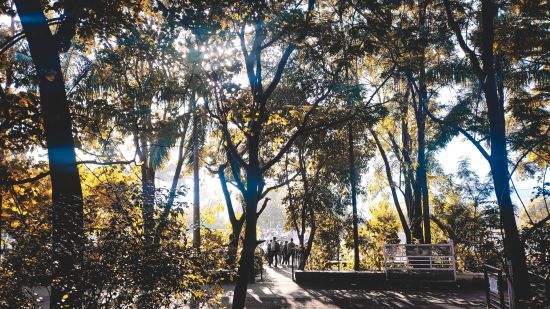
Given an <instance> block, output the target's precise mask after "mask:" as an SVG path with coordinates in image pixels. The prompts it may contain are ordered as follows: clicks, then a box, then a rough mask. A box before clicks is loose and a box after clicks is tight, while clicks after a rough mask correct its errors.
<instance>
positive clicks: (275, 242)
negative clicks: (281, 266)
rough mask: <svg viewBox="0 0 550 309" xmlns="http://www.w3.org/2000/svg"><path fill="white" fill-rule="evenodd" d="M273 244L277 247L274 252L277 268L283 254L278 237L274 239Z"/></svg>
mask: <svg viewBox="0 0 550 309" xmlns="http://www.w3.org/2000/svg"><path fill="white" fill-rule="evenodd" d="M273 244H274V247H275V251H274V252H273V255H274V257H275V267H277V264H278V263H279V255H280V254H281V245H280V244H279V242H278V241H277V237H273Z"/></svg>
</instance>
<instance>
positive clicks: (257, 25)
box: [207, 1, 339, 308]
mask: <svg viewBox="0 0 550 309" xmlns="http://www.w3.org/2000/svg"><path fill="white" fill-rule="evenodd" d="M291 7H292V6H291V4H290V3H278V4H275V5H273V6H268V5H267V4H266V3H256V4H254V5H251V4H247V5H235V7H233V8H232V10H233V13H232V15H231V16H238V18H236V19H235V20H232V23H233V24H234V25H235V26H234V29H233V33H236V34H237V38H238V39H239V41H240V45H241V52H242V57H243V60H244V61H243V62H244V66H245V70H246V73H247V77H248V80H247V82H248V86H249V88H248V89H246V92H245V91H243V90H244V89H240V87H236V86H235V85H227V84H226V85H222V84H221V80H220V79H219V77H216V75H215V74H212V75H211V78H212V84H213V85H214V86H215V87H214V89H213V93H212V95H211V97H213V98H214V99H213V100H209V102H208V104H207V107H208V109H209V111H210V115H211V116H212V117H213V118H214V119H215V120H216V122H217V123H218V125H219V127H220V130H221V133H222V134H221V135H222V141H223V146H224V148H225V149H224V150H225V152H226V155H227V161H228V163H229V166H230V168H231V171H232V175H233V179H234V180H235V182H236V184H237V187H238V189H239V191H240V192H241V194H242V196H243V200H244V204H245V208H246V209H245V212H244V213H245V232H244V233H245V235H244V240H243V249H242V251H241V258H240V261H239V270H238V278H237V283H236V286H235V294H234V298H233V307H234V308H242V307H243V306H244V301H245V298H246V286H247V281H248V278H249V274H250V271H251V267H252V265H253V258H254V250H255V248H256V246H257V245H258V241H257V239H256V222H257V218H258V202H259V201H260V200H261V199H263V198H264V197H265V195H266V193H267V192H269V191H271V189H270V188H265V181H264V175H265V174H266V173H268V172H269V170H270V169H271V168H272V167H273V166H274V165H275V164H276V163H278V162H279V161H280V160H281V159H282V157H283V156H284V154H285V153H286V152H287V151H288V150H289V149H290V147H291V146H292V144H293V143H294V142H295V140H296V139H297V138H298V137H299V136H300V135H301V134H303V133H304V132H305V131H307V130H311V128H310V127H309V125H310V123H309V119H310V118H311V115H312V114H313V113H314V112H316V111H317V107H318V106H319V104H320V103H321V102H323V101H324V100H325V99H326V98H327V97H328V96H329V94H330V91H331V90H332V87H333V86H334V83H335V81H336V78H337V76H338V71H339V69H338V66H339V63H338V61H333V62H332V63H327V62H323V63H320V64H317V63H313V62H312V63H311V64H312V65H315V66H322V67H323V69H324V70H325V71H326V72H327V74H326V75H328V77H329V78H328V81H327V79H324V80H322V81H321V83H319V84H317V85H315V84H313V83H311V82H309V81H308V83H295V84H292V83H288V81H287V82H286V83H285V84H286V87H288V89H295V90H297V91H300V92H302V93H308V94H311V96H303V98H300V99H301V100H300V101H299V102H296V101H294V102H289V100H288V98H286V97H285V96H284V93H282V92H279V91H276V90H278V89H279V88H280V85H281V81H282V80H283V74H284V73H285V71H288V70H289V68H288V64H289V63H293V65H296V66H295V70H297V71H298V72H300V73H301V74H304V72H305V71H304V67H303V66H300V65H301V63H300V62H299V61H298V60H299V57H297V56H294V57H291V56H292V54H293V53H294V51H296V50H300V49H304V50H308V49H306V48H304V47H306V46H307V45H303V47H302V46H299V45H297V44H296V43H294V42H295V41H296V40H298V41H299V42H303V41H304V39H305V38H306V37H307V36H308V35H309V32H308V31H307V29H308V28H309V27H310V23H313V17H314V16H313V9H314V1H310V2H309V4H308V7H307V8H306V10H303V9H291ZM280 13H285V14H284V15H282V17H283V18H275V16H277V15H278V14H280ZM268 19H273V20H275V21H280V22H281V24H274V25H272V24H271V23H267V22H266V21H267V20H268ZM247 25H251V26H252V29H254V30H253V32H252V33H250V36H252V40H251V42H250V41H249V40H248V39H247V36H248V35H249V34H248V33H246V31H247ZM304 26H305V27H304ZM278 29H285V32H278V31H277V30H278ZM250 43H251V47H250V48H249V47H247V46H249V44H250ZM307 44H311V43H307ZM299 47H300V48H299ZM270 49H271V50H273V51H282V56H281V57H280V58H278V61H276V63H275V65H274V66H273V70H265V69H264V66H266V65H268V64H266V63H264V62H263V61H262V54H266V53H267V52H268V51H269V50H270ZM315 52H318V51H315ZM304 56H309V57H312V56H317V57H318V56H319V54H315V55H311V54H310V55H307V54H304ZM334 58H335V59H338V58H337V57H334ZM317 60H320V59H317ZM269 63H272V61H270V62H269ZM270 72H273V73H270ZM326 75H325V76H326ZM302 76H304V75H302ZM269 77H271V82H269V83H268V84H267V85H266V86H264V84H263V80H264V79H266V78H269ZM313 80H317V81H318V80H319V78H318V77H317V78H316V79H313ZM313 80H312V81H313ZM289 81H292V79H289ZM305 87H309V88H305ZM289 103H290V104H289ZM283 104H286V105H283ZM243 111H244V113H243ZM278 113H285V114H287V115H291V116H293V117H292V118H294V120H293V122H288V123H292V127H290V128H289V127H288V126H287V125H286V124H283V123H280V122H278V121H274V120H275V118H277V119H279V117H280V115H279V114H278ZM229 123H231V124H232V125H234V126H235V127H236V128H235V129H233V127H230V125H229ZM270 125H271V126H270ZM277 127H278V128H282V129H283V130H284V131H283V132H281V133H282V134H281V135H280V136H281V137H280V138H284V139H282V141H284V140H286V142H284V143H282V146H279V149H276V150H275V151H274V153H275V155H274V156H269V157H265V155H267V152H265V151H263V149H264V148H263V147H266V146H269V147H271V146H270V145H269V143H272V142H273V141H274V140H273V139H272V140H270V139H267V138H266V136H270V134H271V136H273V135H275V132H274V131H273V130H274V129H275V128H277ZM293 128H296V129H295V130H292V129H293ZM282 141H276V142H275V143H274V145H277V144H279V145H280V144H281V142H282ZM262 155H264V156H262Z"/></svg>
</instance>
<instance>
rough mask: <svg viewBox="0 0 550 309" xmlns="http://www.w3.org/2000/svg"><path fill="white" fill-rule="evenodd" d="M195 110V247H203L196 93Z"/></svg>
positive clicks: (192, 96)
mask: <svg viewBox="0 0 550 309" xmlns="http://www.w3.org/2000/svg"><path fill="white" fill-rule="evenodd" d="M191 106H192V108H193V247H194V248H195V249H197V250H199V249H200V247H201V208H200V178H199V156H200V149H199V148H200V142H199V111H198V108H197V103H196V100H195V92H193V93H192V94H191Z"/></svg>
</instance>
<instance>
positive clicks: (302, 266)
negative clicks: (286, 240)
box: [298, 209, 317, 270]
mask: <svg viewBox="0 0 550 309" xmlns="http://www.w3.org/2000/svg"><path fill="white" fill-rule="evenodd" d="M309 216H310V231H309V236H308V240H307V246H305V248H304V247H303V244H302V247H301V248H303V252H302V256H301V259H300V265H298V269H299V270H304V269H305V268H306V264H307V260H308V259H309V256H310V255H311V248H312V247H313V240H314V238H315V232H316V230H317V228H316V226H315V214H314V212H313V209H310V211H309ZM303 239H304V235H302V242H303Z"/></svg>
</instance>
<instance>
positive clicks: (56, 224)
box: [15, 0, 84, 308]
mask: <svg viewBox="0 0 550 309" xmlns="http://www.w3.org/2000/svg"><path fill="white" fill-rule="evenodd" d="M15 5H16V7H17V11H18V14H19V18H20V20H21V24H22V25H23V31H24V33H25V37H26V38H27V42H28V44H29V49H30V53H31V57H32V59H33V62H34V65H35V67H36V71H37V72H38V74H39V78H40V83H39V90H40V105H41V107H42V119H43V125H44V133H45V137H46V144H47V147H48V161H49V167H50V179H51V184H52V208H53V213H52V257H53V265H52V286H51V301H50V308H59V307H60V305H61V304H62V305H64V306H68V307H70V308H80V307H82V302H81V295H82V292H83V291H82V285H81V276H82V274H81V273H80V271H81V269H82V256H83V247H84V228H83V226H84V221H83V206H82V188H81V186H80V177H79V174H78V168H77V165H76V154H75V151H74V139H73V135H72V132H73V131H72V121H71V115H70V111H69V104H68V102H67V97H66V93H65V84H64V79H63V73H62V71H61V65H60V60H59V53H58V50H57V48H58V43H57V40H55V39H54V37H53V35H52V33H51V32H50V28H49V26H48V24H47V21H46V17H45V16H44V13H43V11H42V7H41V1H39V0H16V1H15Z"/></svg>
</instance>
